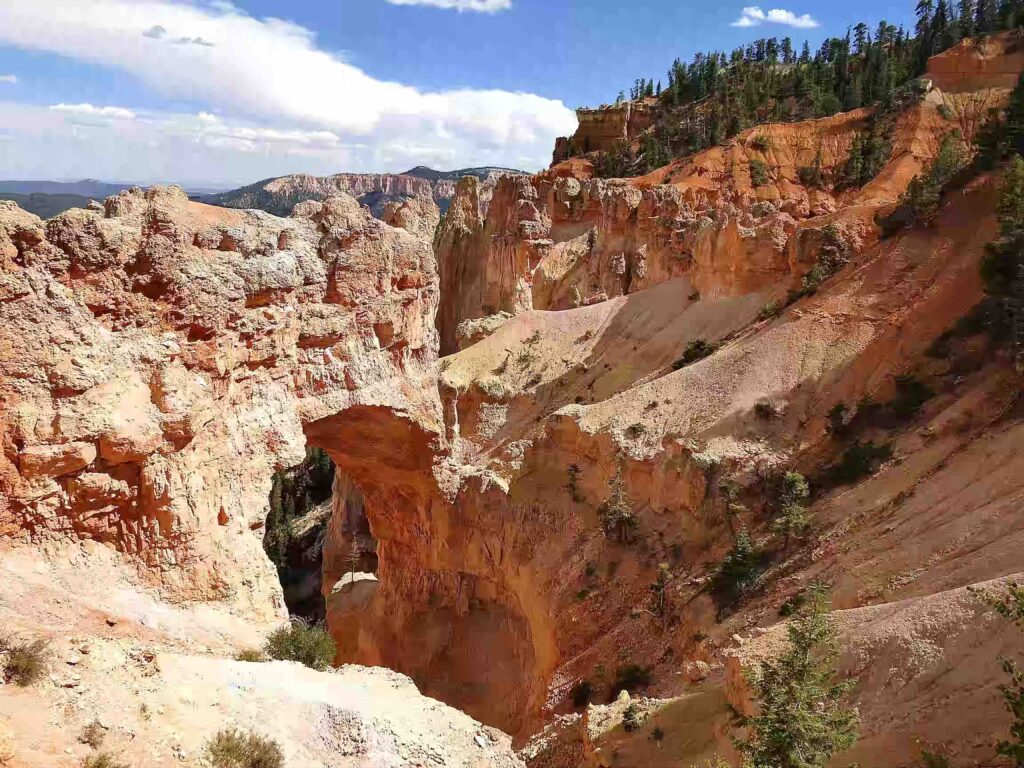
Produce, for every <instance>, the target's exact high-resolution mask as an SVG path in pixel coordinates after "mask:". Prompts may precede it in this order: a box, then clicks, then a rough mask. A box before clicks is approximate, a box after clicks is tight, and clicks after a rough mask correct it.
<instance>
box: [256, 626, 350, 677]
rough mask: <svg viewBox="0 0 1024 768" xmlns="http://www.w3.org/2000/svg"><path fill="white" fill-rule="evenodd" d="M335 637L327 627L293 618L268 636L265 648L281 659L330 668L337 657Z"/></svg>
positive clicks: (318, 667) (310, 666)
mask: <svg viewBox="0 0 1024 768" xmlns="http://www.w3.org/2000/svg"><path fill="white" fill-rule="evenodd" d="M335 650H336V649H335V645H334V640H332V639H331V636H330V635H329V634H327V630H326V629H324V628H323V627H322V626H319V625H316V624H308V623H307V622H305V621H303V620H301V619H292V620H291V621H290V622H288V623H287V624H285V625H284V626H281V627H278V628H277V629H275V630H274V631H273V632H271V633H270V636H269V637H268V638H267V642H266V645H265V646H264V651H265V652H266V654H267V655H268V656H269V657H270V658H272V659H276V660H278V661H297V662H299V663H301V664H305V665H306V666H307V667H309V668H311V669H319V670H324V669H327V668H328V667H329V666H330V665H331V662H332V661H333V660H334V654H335Z"/></svg>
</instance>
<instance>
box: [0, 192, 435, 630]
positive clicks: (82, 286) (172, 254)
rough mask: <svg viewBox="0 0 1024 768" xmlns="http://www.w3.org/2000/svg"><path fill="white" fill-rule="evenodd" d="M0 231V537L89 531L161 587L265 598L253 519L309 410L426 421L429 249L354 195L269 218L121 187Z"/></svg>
mask: <svg viewBox="0 0 1024 768" xmlns="http://www.w3.org/2000/svg"><path fill="white" fill-rule="evenodd" d="M0 233H3V234H2V237H0V257H2V262H0V264H2V267H3V272H2V275H0V280H2V286H3V293H4V301H3V302H2V306H0V323H2V328H0V350H2V351H3V354H2V359H0V403H2V408H0V413H2V416H0V430H2V441H3V446H4V453H3V457H2V458H0V500H2V506H0V531H3V533H4V534H5V535H7V536H18V537H31V538H33V539H34V540H38V539H45V538H47V537H59V536H70V537H73V538H78V539H93V540H96V541H100V542H103V543H106V544H109V545H110V546H112V547H115V548H116V549H117V550H119V551H121V552H123V553H125V554H126V555H128V556H130V557H132V558H134V560H135V561H136V562H137V563H138V565H139V567H140V573H141V574H142V576H143V577H144V578H146V579H149V580H152V581H155V582H157V583H159V584H160V586H161V587H162V588H164V589H165V590H166V592H167V594H168V596H170V597H172V598H177V599H230V600H233V601H235V602H237V603H239V604H240V605H244V606H245V607H246V608H247V609H248V610H251V611H253V612H254V613H255V614H256V615H267V613H268V612H271V613H273V612H276V611H278V610H279V609H280V605H279V601H278V600H277V599H276V595H277V594H278V591H279V589H278V585H276V583H275V579H274V576H273V574H272V573H271V570H270V568H269V564H268V563H267V561H266V558H265V557H264V556H263V555H262V552H261V551H260V547H259V539H258V535H254V534H253V533H251V531H253V530H257V531H258V530H259V529H260V527H261V525H262V518H263V516H265V512H266V504H267V493H268V489H269V483H270V477H271V475H272V473H273V472H274V471H275V469H277V468H280V467H282V466H289V465H292V464H295V463H297V461H298V460H300V459H301V458H302V456H303V451H304V447H305V444H306V442H307V440H306V436H305V435H304V432H303V430H304V427H305V426H306V425H309V424H311V423H314V422H315V421H317V420H318V419H320V418H323V417H325V416H327V415H337V414H339V413H342V412H344V411H345V410H346V409H348V408H350V407H354V406H356V405H359V406H361V407H376V408H381V409H385V408H386V409H388V412H389V413H401V414H405V416H404V417H403V418H408V419H411V420H414V421H416V422H417V423H420V424H422V425H423V426H424V429H427V430H429V429H431V425H432V424H434V423H435V422H436V419H437V408H436V405H435V402H434V400H433V399H432V397H431V394H430V393H431V391H432V388H431V387H430V386H429V385H427V384H426V382H427V381H429V373H428V372H429V370H430V368H431V365H432V363H433V360H434V356H435V350H436V337H435V332H434V330H433V324H432V317H433V312H434V308H435V306H436V301H437V278H436V272H435V269H434V260H433V256H432V254H431V252H430V249H429V247H428V246H427V245H426V244H425V243H423V242H422V241H420V240H418V239H417V238H415V237H413V236H412V235H409V234H407V233H406V232H404V231H401V230H398V229H393V228H391V227H389V226H387V225H385V224H383V223H381V222H379V221H377V220H375V219H373V218H371V217H370V215H369V214H368V212H366V211H365V210H363V209H361V208H360V207H359V205H358V204H356V203H355V201H354V200H352V198H347V197H337V198H332V199H331V200H329V201H327V202H324V203H304V204H302V205H301V206H300V211H298V212H297V214H296V216H295V217H293V218H291V219H278V218H275V217H273V216H270V215H267V214H263V213H259V212H245V213H242V212H236V211H227V210H223V209H215V208H211V207H208V206H204V205H200V204H196V203H191V202H189V201H188V200H187V198H186V197H185V195H184V194H183V193H182V192H180V191H179V190H177V189H174V188H169V189H152V190H149V191H148V192H145V193H143V192H141V191H138V190H132V191H129V192H125V193H123V194H121V195H119V196H117V197H114V198H111V199H109V200H108V201H107V202H106V204H105V206H104V208H103V210H102V211H92V210H90V211H85V210H73V211H69V212H67V213H66V214H63V215H61V216H59V217H57V218H55V219H53V220H51V221H50V222H48V223H45V224H44V223H43V222H41V221H40V220H38V219H36V218H35V217H32V216H30V215H27V214H24V213H23V212H21V211H20V210H18V209H17V208H15V207H13V206H12V205H11V204H4V207H2V208H0ZM396 418H397V417H396Z"/></svg>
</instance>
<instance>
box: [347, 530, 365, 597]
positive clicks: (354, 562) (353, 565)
mask: <svg viewBox="0 0 1024 768" xmlns="http://www.w3.org/2000/svg"><path fill="white" fill-rule="evenodd" d="M362 556H363V548H362V547H361V546H360V545H359V542H358V541H357V540H356V539H355V537H353V538H352V545H351V546H350V547H349V550H348V557H347V558H345V563H346V564H347V565H348V568H347V571H348V573H350V574H351V575H352V578H351V580H350V581H349V583H348V588H349V589H350V590H352V589H355V586H356V573H358V572H359V563H360V561H361V560H362Z"/></svg>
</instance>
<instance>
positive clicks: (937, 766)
mask: <svg viewBox="0 0 1024 768" xmlns="http://www.w3.org/2000/svg"><path fill="white" fill-rule="evenodd" d="M943 106H945V105H943ZM921 768H950V765H949V758H948V757H946V756H945V755H939V754H936V753H935V752H931V751H929V750H927V749H922V750H921Z"/></svg>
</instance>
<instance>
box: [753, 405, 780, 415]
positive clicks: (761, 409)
mask: <svg viewBox="0 0 1024 768" xmlns="http://www.w3.org/2000/svg"><path fill="white" fill-rule="evenodd" d="M754 413H755V414H757V417H758V418H759V419H774V418H775V417H776V416H778V415H779V411H778V409H777V408H776V407H775V406H774V405H773V404H772V402H771V401H770V400H758V401H757V402H756V403H755V404H754Z"/></svg>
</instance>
